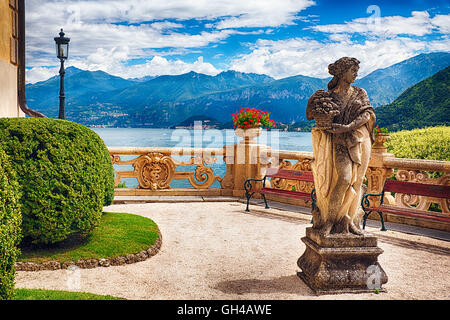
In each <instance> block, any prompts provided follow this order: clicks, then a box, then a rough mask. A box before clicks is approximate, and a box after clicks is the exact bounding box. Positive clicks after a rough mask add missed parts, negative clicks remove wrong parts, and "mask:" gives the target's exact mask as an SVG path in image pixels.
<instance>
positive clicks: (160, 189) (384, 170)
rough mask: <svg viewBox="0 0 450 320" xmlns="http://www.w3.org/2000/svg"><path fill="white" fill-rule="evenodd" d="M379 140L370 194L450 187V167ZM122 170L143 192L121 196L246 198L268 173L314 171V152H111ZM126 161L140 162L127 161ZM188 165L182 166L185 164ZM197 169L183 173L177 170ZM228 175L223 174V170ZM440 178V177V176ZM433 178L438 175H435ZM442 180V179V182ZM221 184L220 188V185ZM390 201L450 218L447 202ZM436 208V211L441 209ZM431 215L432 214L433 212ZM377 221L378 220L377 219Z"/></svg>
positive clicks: (293, 185)
mask: <svg viewBox="0 0 450 320" xmlns="http://www.w3.org/2000/svg"><path fill="white" fill-rule="evenodd" d="M381 138H382V139H377V141H376V143H375V144H374V146H373V149H372V157H371V160H370V163H369V168H368V170H367V173H366V178H367V192H368V193H372V194H376V193H380V192H381V191H382V189H383V185H384V182H385V180H386V178H388V177H391V176H395V177H396V179H397V180H402V181H415V182H422V183H431V184H442V185H449V184H450V162H449V161H434V160H419V159H402V158H396V157H395V156H394V155H393V154H390V153H388V152H387V151H386V148H385V147H384V142H385V141H386V140H387V138H386V137H381ZM109 152H110V155H111V159H112V162H113V164H114V165H115V167H116V179H115V183H116V186H118V185H119V183H120V182H121V180H122V179H124V178H136V179H137V181H138V188H135V189H131V188H129V189H116V195H133V196H137V195H146V196H149V195H150V196H152V195H155V196H156V195H171V196H185V195H202V196H235V197H243V196H244V193H245V191H244V187H243V185H244V181H245V180H246V179H248V178H262V177H263V176H264V173H265V170H266V168H268V167H278V168H283V169H289V170H302V171H310V170H311V161H312V160H313V154H312V152H301V151H286V150H272V149H271V148H270V147H269V146H265V145H258V144H256V143H255V142H254V141H251V140H250V141H247V140H246V141H243V142H241V143H240V144H236V145H227V146H224V147H223V148H136V147H129V148H128V147H125V148H118V147H114V148H109ZM122 156H135V157H134V158H133V159H131V160H122V159H121V157H122ZM178 158H179V159H182V160H179V159H178ZM221 158H222V159H223V167H224V168H225V172H222V175H218V174H217V173H215V172H214V169H213V168H212V167H211V165H212V164H214V163H217V162H218V160H219V159H221ZM124 165H126V166H131V167H132V168H133V170H117V168H119V167H120V166H124ZM180 167H185V168H188V169H189V168H194V169H192V170H191V171H190V170H187V171H186V170H184V171H180V170H177V168H180ZM222 171H223V170H222ZM436 172H438V174H436ZM432 173H433V174H432ZM436 176H437V177H436ZM176 179H184V180H187V181H188V182H189V185H190V188H173V187H171V186H170V184H171V182H172V181H173V180H176ZM216 182H217V183H216ZM270 183H271V187H272V188H279V189H284V190H296V191H304V192H310V191H311V190H312V189H313V188H314V185H313V184H311V183H306V182H301V181H287V180H280V179H273V180H272V181H270ZM268 199H269V200H274V201H279V202H284V203H291V204H296V205H301V206H310V205H311V204H310V203H309V202H308V201H302V200H297V199H287V198H281V197H277V196H268ZM385 201H387V202H389V203H390V204H392V205H397V206H406V207H417V208H419V209H421V210H429V209H430V207H432V204H437V205H438V206H439V208H440V211H441V212H440V213H439V214H450V212H449V203H448V201H447V200H445V199H444V200H442V199H437V198H430V197H419V196H411V195H404V194H395V195H389V194H387V195H386V197H385ZM438 206H436V205H434V206H433V209H436V208H438ZM430 212H431V211H430ZM373 218H375V219H376V218H377V217H376V215H373ZM385 219H386V221H393V222H400V223H407V224H412V225H419V226H426V227H431V228H436V229H442V230H450V226H448V225H443V223H440V222H434V221H420V219H416V218H408V217H396V216H390V215H389V214H387V215H386V216H385Z"/></svg>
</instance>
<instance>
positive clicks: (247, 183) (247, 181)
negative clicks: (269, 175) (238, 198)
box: [244, 177, 266, 192]
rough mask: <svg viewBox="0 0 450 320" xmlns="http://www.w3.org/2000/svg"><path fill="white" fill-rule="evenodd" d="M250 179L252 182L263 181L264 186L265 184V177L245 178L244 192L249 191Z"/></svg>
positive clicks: (250, 186)
mask: <svg viewBox="0 0 450 320" xmlns="http://www.w3.org/2000/svg"><path fill="white" fill-rule="evenodd" d="M252 181H254V182H263V184H264V186H265V184H266V177H264V178H262V179H247V180H245V182H244V189H245V191H246V192H249V191H250V189H251V188H252Z"/></svg>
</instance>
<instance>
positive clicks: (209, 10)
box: [27, 0, 315, 28]
mask: <svg viewBox="0 0 450 320" xmlns="http://www.w3.org/2000/svg"><path fill="white" fill-rule="evenodd" d="M314 4H315V2H314V1H313V0H277V1H273V0H246V1H241V0H227V1H223V0H194V1H184V0H152V1H146V0H127V1H123V0H97V1H87V0H84V1H79V0H65V1H62V0H59V1H58V0H56V1H46V2H44V3H43V1H41V0H27V6H28V8H29V9H30V10H29V11H30V14H29V15H28V17H29V18H30V19H35V18H42V17H43V16H46V15H48V14H53V15H54V13H55V12H57V13H58V16H59V17H58V16H55V15H54V17H53V19H59V20H60V21H66V20H67V19H71V22H72V23H73V22H76V21H84V22H85V23H86V22H87V23H89V22H92V21H95V22H98V21H104V22H105V23H111V22H123V21H126V22H131V23H133V22H141V21H152V20H165V19H175V20H189V19H199V20H213V19H217V18H223V24H226V23H228V22H229V23H230V24H234V26H233V28H235V27H255V26H258V27H262V26H279V25H282V24H286V23H291V22H292V20H293V19H295V14H296V13H298V12H299V11H302V10H304V9H305V8H307V7H310V6H313V5H314ZM239 20H242V21H241V22H239V23H237V22H238V21H239ZM227 21H228V22H227ZM224 27H226V28H228V27H229V26H224Z"/></svg>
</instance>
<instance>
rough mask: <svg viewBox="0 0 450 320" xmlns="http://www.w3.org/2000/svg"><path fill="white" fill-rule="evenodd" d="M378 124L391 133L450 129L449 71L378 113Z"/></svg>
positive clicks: (435, 76)
mask: <svg viewBox="0 0 450 320" xmlns="http://www.w3.org/2000/svg"><path fill="white" fill-rule="evenodd" d="M376 115H377V124H378V125H379V126H380V127H387V128H389V129H391V130H403V129H408V130H409V129H413V128H423V127H427V126H438V125H446V126H449V125H450V67H447V68H445V69H444V70H442V71H439V72H438V73H436V74H435V75H433V76H432V77H429V78H427V79H425V80H423V81H421V82H419V83H418V84H416V85H414V86H412V87H411V88H409V89H408V90H406V91H405V92H404V93H403V94H401V95H400V97H398V98H397V99H396V100H395V101H394V102H392V103H391V104H389V105H386V106H382V107H379V108H377V109H376Z"/></svg>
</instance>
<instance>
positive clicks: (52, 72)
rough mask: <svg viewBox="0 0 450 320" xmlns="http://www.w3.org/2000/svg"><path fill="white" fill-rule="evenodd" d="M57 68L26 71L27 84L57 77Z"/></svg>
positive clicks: (37, 68)
mask: <svg viewBox="0 0 450 320" xmlns="http://www.w3.org/2000/svg"><path fill="white" fill-rule="evenodd" d="M58 71H59V68H57V67H54V68H43V67H34V68H31V69H28V70H26V81H27V83H36V82H39V81H44V80H47V79H49V78H51V77H53V76H56V75H58Z"/></svg>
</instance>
